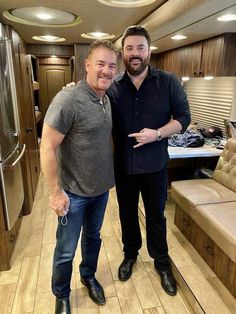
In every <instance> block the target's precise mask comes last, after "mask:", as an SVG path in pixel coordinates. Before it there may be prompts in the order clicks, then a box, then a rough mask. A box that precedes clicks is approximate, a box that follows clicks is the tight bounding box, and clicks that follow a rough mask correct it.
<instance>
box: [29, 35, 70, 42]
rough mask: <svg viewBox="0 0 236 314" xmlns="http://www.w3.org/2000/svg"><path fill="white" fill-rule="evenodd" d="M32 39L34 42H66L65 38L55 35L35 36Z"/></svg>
mask: <svg viewBox="0 0 236 314" xmlns="http://www.w3.org/2000/svg"><path fill="white" fill-rule="evenodd" d="M32 38H33V39H34V40H40V41H49V42H60V41H65V38H62V37H59V36H53V35H41V36H33V37H32Z"/></svg>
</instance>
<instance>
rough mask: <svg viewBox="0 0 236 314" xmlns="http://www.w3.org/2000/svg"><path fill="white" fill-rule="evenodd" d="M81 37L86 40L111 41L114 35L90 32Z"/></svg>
mask: <svg viewBox="0 0 236 314" xmlns="http://www.w3.org/2000/svg"><path fill="white" fill-rule="evenodd" d="M81 37H83V38H86V39H112V38H114V37H115V35H113V34H108V33H102V32H90V33H83V34H81Z"/></svg>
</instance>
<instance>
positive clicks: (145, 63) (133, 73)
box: [124, 57, 150, 76]
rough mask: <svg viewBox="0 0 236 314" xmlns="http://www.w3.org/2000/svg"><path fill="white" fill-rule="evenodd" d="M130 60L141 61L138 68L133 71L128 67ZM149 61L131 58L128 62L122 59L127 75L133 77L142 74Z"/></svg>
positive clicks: (147, 59)
mask: <svg viewBox="0 0 236 314" xmlns="http://www.w3.org/2000/svg"><path fill="white" fill-rule="evenodd" d="M132 59H139V60H140V61H141V64H140V66H139V67H138V68H136V69H134V68H133V67H132V66H131V65H130V62H131V61H132ZM149 60H150V57H147V58H145V59H141V58H134V57H131V58H130V59H129V60H127V59H124V65H125V68H126V70H127V72H128V73H129V74H131V75H133V76H137V75H139V74H141V73H143V71H144V70H145V69H146V67H147V66H148V64H149Z"/></svg>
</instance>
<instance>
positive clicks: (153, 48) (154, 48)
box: [150, 46, 158, 50]
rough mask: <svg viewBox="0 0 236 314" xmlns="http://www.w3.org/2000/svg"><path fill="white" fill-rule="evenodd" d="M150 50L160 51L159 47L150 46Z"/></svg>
mask: <svg viewBox="0 0 236 314" xmlns="http://www.w3.org/2000/svg"><path fill="white" fill-rule="evenodd" d="M150 49H151V50H156V49H158V47H157V46H150Z"/></svg>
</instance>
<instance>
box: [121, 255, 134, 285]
mask: <svg viewBox="0 0 236 314" xmlns="http://www.w3.org/2000/svg"><path fill="white" fill-rule="evenodd" d="M135 262H136V258H126V257H125V258H124V260H123V262H122V263H121V264H120V267H119V270H118V277H119V280H121V281H126V280H128V279H129V278H130V277H131V275H132V269H133V266H134V264H135Z"/></svg>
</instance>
